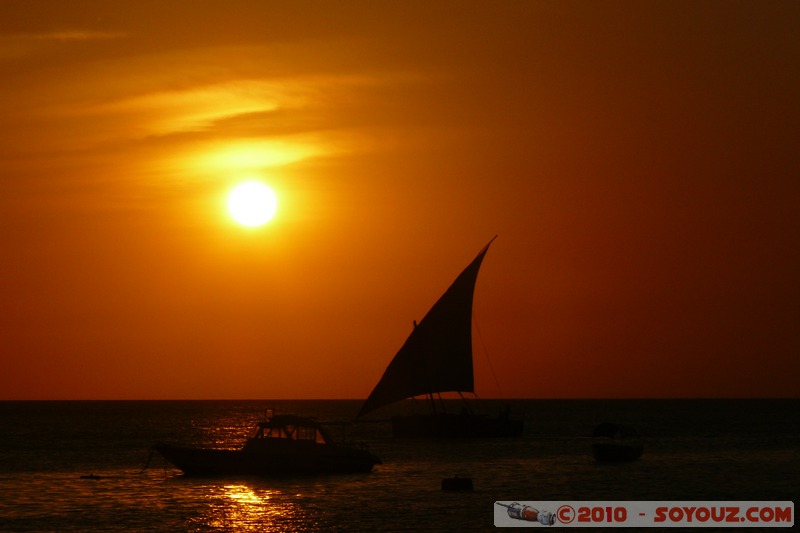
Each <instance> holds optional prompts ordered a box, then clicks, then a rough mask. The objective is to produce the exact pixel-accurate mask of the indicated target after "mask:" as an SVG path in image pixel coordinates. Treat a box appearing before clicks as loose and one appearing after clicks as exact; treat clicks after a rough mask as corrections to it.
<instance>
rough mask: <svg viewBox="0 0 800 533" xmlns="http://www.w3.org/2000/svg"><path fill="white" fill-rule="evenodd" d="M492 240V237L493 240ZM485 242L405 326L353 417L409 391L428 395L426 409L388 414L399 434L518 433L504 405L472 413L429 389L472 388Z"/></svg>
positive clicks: (519, 428)
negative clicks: (449, 408)
mask: <svg viewBox="0 0 800 533" xmlns="http://www.w3.org/2000/svg"><path fill="white" fill-rule="evenodd" d="M493 240H494V239H492V241H493ZM492 241H489V244H487V245H486V246H485V247H484V248H483V249H482V250H481V251H480V253H478V255H477V257H475V259H473V260H472V262H471V263H470V264H469V265H468V266H467V268H466V269H464V271H463V272H461V274H460V275H459V276H458V277H457V278H456V280H455V281H454V282H453V284H452V285H451V286H450V288H448V289H447V291H446V292H445V293H444V294H443V295H442V297H441V298H439V300H438V301H437V302H436V303H435V304H434V305H433V307H432V308H431V309H430V311H428V313H427V314H426V315H425V317H424V318H423V319H422V320H421V321H420V322H419V324H417V323H416V322H415V323H414V329H413V330H412V331H411V334H410V335H409V337H408V339H406V342H405V344H403V346H402V347H401V348H400V350H399V351H398V352H397V354H396V355H395V356H394V359H392V361H391V362H390V363H389V366H388V367H387V368H386V371H385V372H384V374H383V376H382V377H381V379H380V381H378V383H377V385H375V388H374V389H373V390H372V393H370V395H369V397H368V398H367V400H366V401H365V402H364V404H363V405H362V407H361V411H360V412H359V413H358V415H357V416H356V419H358V418H360V417H362V416H364V415H366V414H367V413H370V412H372V411H374V410H375V409H378V408H380V407H383V406H385V405H388V404H391V403H394V402H397V401H400V400H403V399H406V398H413V397H415V396H422V395H425V397H426V398H427V400H428V404H429V405H430V412H427V413H421V414H411V415H402V416H394V417H392V434H393V435H394V436H395V437H399V438H415V437H417V438H419V437H422V438H425V437H442V438H478V437H519V436H521V435H522V427H523V422H522V419H521V418H515V417H512V416H511V414H510V412H509V411H508V410H506V411H504V412H501V413H500V414H499V415H497V416H496V417H493V416H488V415H483V414H477V413H474V412H473V411H472V409H470V408H469V407H468V406H466V405H465V406H464V407H463V408H462V409H461V411H460V412H458V413H448V412H445V411H444V403H443V402H441V401H440V402H439V403H440V405H439V407H438V408H437V402H436V400H435V399H434V394H437V395H438V394H440V393H442V392H458V393H459V394H461V393H462V392H470V393H474V392H475V384H474V378H473V367H472V299H473V293H474V292H475V282H476V281H477V278H478V270H479V269H480V267H481V263H482V262H483V257H484V256H485V255H486V252H487V251H488V250H489V245H491V244H492Z"/></svg>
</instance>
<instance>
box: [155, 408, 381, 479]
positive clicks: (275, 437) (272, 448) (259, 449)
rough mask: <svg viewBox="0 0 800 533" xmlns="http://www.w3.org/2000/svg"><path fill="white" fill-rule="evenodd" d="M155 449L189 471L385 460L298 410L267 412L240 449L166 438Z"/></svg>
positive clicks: (326, 470) (273, 471)
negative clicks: (187, 443)
mask: <svg viewBox="0 0 800 533" xmlns="http://www.w3.org/2000/svg"><path fill="white" fill-rule="evenodd" d="M153 449H154V450H155V451H157V452H159V453H160V454H161V455H163V456H164V458H165V459H166V460H167V461H169V462H170V463H172V464H173V465H175V466H176V467H178V468H179V469H180V470H183V472H184V473H185V474H187V475H206V476H208V475H256V476H270V475H293V474H346V473H356V472H369V471H371V470H372V467H373V466H374V465H376V464H381V460H380V459H378V458H377V457H376V456H374V455H372V454H371V453H369V452H368V451H367V450H366V449H364V448H360V447H356V446H352V445H347V444H337V443H335V442H334V441H333V439H332V438H331V436H330V433H329V432H328V431H327V430H326V429H325V428H324V427H322V426H321V425H320V424H318V423H317V422H315V421H313V420H311V419H308V418H304V417H300V416H296V415H275V416H271V417H270V416H267V417H265V419H264V420H263V421H261V422H258V423H256V425H255V427H254V428H253V429H252V431H251V433H250V436H249V437H248V439H247V441H246V442H245V445H244V447H243V448H242V449H240V450H224V449H213V448H185V447H180V446H173V445H171V444H164V443H158V444H156V445H154V446H153Z"/></svg>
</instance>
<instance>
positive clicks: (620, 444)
mask: <svg viewBox="0 0 800 533" xmlns="http://www.w3.org/2000/svg"><path fill="white" fill-rule="evenodd" d="M643 451H644V445H643V444H642V441H641V438H640V437H639V434H638V433H637V432H636V430H635V429H633V428H632V427H630V426H624V425H621V424H613V423H611V422H603V423H602V424H600V425H599V426H597V427H596V428H594V431H593V432H592V453H593V455H594V458H595V460H597V461H600V462H608V463H624V462H628V461H635V460H636V459H638V458H639V457H641V456H642V452H643Z"/></svg>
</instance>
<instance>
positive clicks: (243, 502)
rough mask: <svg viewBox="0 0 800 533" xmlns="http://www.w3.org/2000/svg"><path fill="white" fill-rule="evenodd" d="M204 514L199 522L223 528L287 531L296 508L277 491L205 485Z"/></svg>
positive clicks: (293, 523) (292, 524)
mask: <svg viewBox="0 0 800 533" xmlns="http://www.w3.org/2000/svg"><path fill="white" fill-rule="evenodd" d="M209 491H210V494H209V495H208V496H209V497H208V500H209V505H208V507H207V515H205V516H201V517H198V521H199V522H200V523H202V524H205V525H207V526H210V527H213V528H221V529H223V530H226V531H291V530H295V528H296V527H297V525H298V523H297V520H298V514H299V513H300V510H299V509H298V506H297V504H295V503H293V502H291V501H289V500H288V499H287V498H286V495H285V494H284V493H282V492H281V491H279V490H273V489H254V488H252V487H249V486H247V485H244V484H228V485H224V486H218V487H213V486H211V487H209Z"/></svg>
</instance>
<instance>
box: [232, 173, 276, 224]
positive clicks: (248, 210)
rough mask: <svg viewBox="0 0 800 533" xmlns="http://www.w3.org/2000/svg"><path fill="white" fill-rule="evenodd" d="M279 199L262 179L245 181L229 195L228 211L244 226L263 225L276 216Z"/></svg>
mask: <svg viewBox="0 0 800 533" xmlns="http://www.w3.org/2000/svg"><path fill="white" fill-rule="evenodd" d="M277 209H278V199H277V198H276V196H275V193H274V192H273V191H272V189H270V188H269V187H267V186H266V185H264V184H263V183H261V182H260V181H245V182H244V183H240V184H239V185H237V186H236V187H234V188H233V190H231V192H230V194H229V195H228V212H229V213H230V214H231V216H232V217H233V219H234V220H235V221H236V222H238V223H239V224H241V225H243V226H250V227H255V226H261V225H263V224H266V223H267V222H269V221H270V220H271V219H272V217H274V216H275V211H276V210H277Z"/></svg>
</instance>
